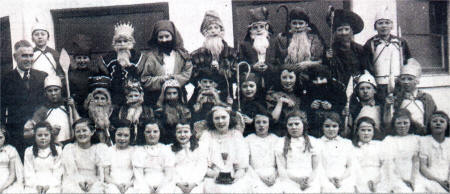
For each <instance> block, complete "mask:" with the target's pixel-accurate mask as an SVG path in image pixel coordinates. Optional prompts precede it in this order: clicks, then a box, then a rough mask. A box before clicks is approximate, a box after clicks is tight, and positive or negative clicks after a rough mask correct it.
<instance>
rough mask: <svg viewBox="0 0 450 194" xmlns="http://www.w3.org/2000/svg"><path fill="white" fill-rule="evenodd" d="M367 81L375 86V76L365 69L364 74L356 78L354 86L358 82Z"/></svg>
mask: <svg viewBox="0 0 450 194" xmlns="http://www.w3.org/2000/svg"><path fill="white" fill-rule="evenodd" d="M364 82H366V83H369V84H372V85H373V86H374V87H375V88H376V87H377V82H376V81H375V77H373V76H372V74H370V73H369V72H367V71H365V72H364V74H362V75H361V76H359V78H358V79H357V80H356V86H358V85H359V84H360V83H364Z"/></svg>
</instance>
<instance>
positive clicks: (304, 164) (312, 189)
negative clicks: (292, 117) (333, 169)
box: [276, 136, 321, 193]
mask: <svg viewBox="0 0 450 194" xmlns="http://www.w3.org/2000/svg"><path fill="white" fill-rule="evenodd" d="M308 137H309V140H310V143H311V146H312V148H311V149H310V151H306V152H305V138H304V137H303V136H301V137H298V138H291V143H290V147H289V148H288V152H287V154H286V159H284V156H283V148H284V145H285V141H286V138H283V139H282V141H279V143H278V145H277V146H276V147H277V157H280V158H282V159H281V160H278V161H282V162H284V163H285V164H283V165H280V167H279V168H283V169H279V171H280V172H281V170H284V172H285V174H284V175H283V174H281V175H280V176H282V180H281V182H282V188H283V189H282V191H283V192H284V193H319V192H320V179H321V178H320V177H321V176H320V167H319V166H318V167H317V168H316V169H315V170H313V168H312V164H313V162H312V158H313V156H314V157H316V159H317V161H319V156H318V153H320V149H321V148H320V145H319V142H317V139H315V138H314V137H311V136H308ZM305 177H308V179H309V181H310V182H309V185H310V186H309V187H308V188H306V189H304V190H302V189H301V188H300V185H299V184H298V183H297V182H295V181H294V180H295V179H300V178H305Z"/></svg>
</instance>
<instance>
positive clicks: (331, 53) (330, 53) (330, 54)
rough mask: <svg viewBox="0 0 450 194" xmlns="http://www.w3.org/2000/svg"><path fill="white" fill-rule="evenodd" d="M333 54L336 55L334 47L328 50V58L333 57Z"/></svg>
mask: <svg viewBox="0 0 450 194" xmlns="http://www.w3.org/2000/svg"><path fill="white" fill-rule="evenodd" d="M333 55H334V51H333V49H328V50H327V52H326V57H327V58H328V59H331V58H333Z"/></svg>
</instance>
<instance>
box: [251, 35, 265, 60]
mask: <svg viewBox="0 0 450 194" xmlns="http://www.w3.org/2000/svg"><path fill="white" fill-rule="evenodd" d="M268 34H269V32H267V31H265V33H264V34H262V35H251V36H250V37H251V38H252V39H253V48H254V49H255V50H256V53H258V54H260V55H264V54H266V50H267V47H269V39H268Z"/></svg>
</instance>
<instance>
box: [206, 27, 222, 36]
mask: <svg viewBox="0 0 450 194" xmlns="http://www.w3.org/2000/svg"><path fill="white" fill-rule="evenodd" d="M221 32H222V28H221V27H220V26H219V25H217V24H210V25H209V26H208V27H207V29H206V34H207V36H208V37H216V36H220V33H221Z"/></svg>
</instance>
